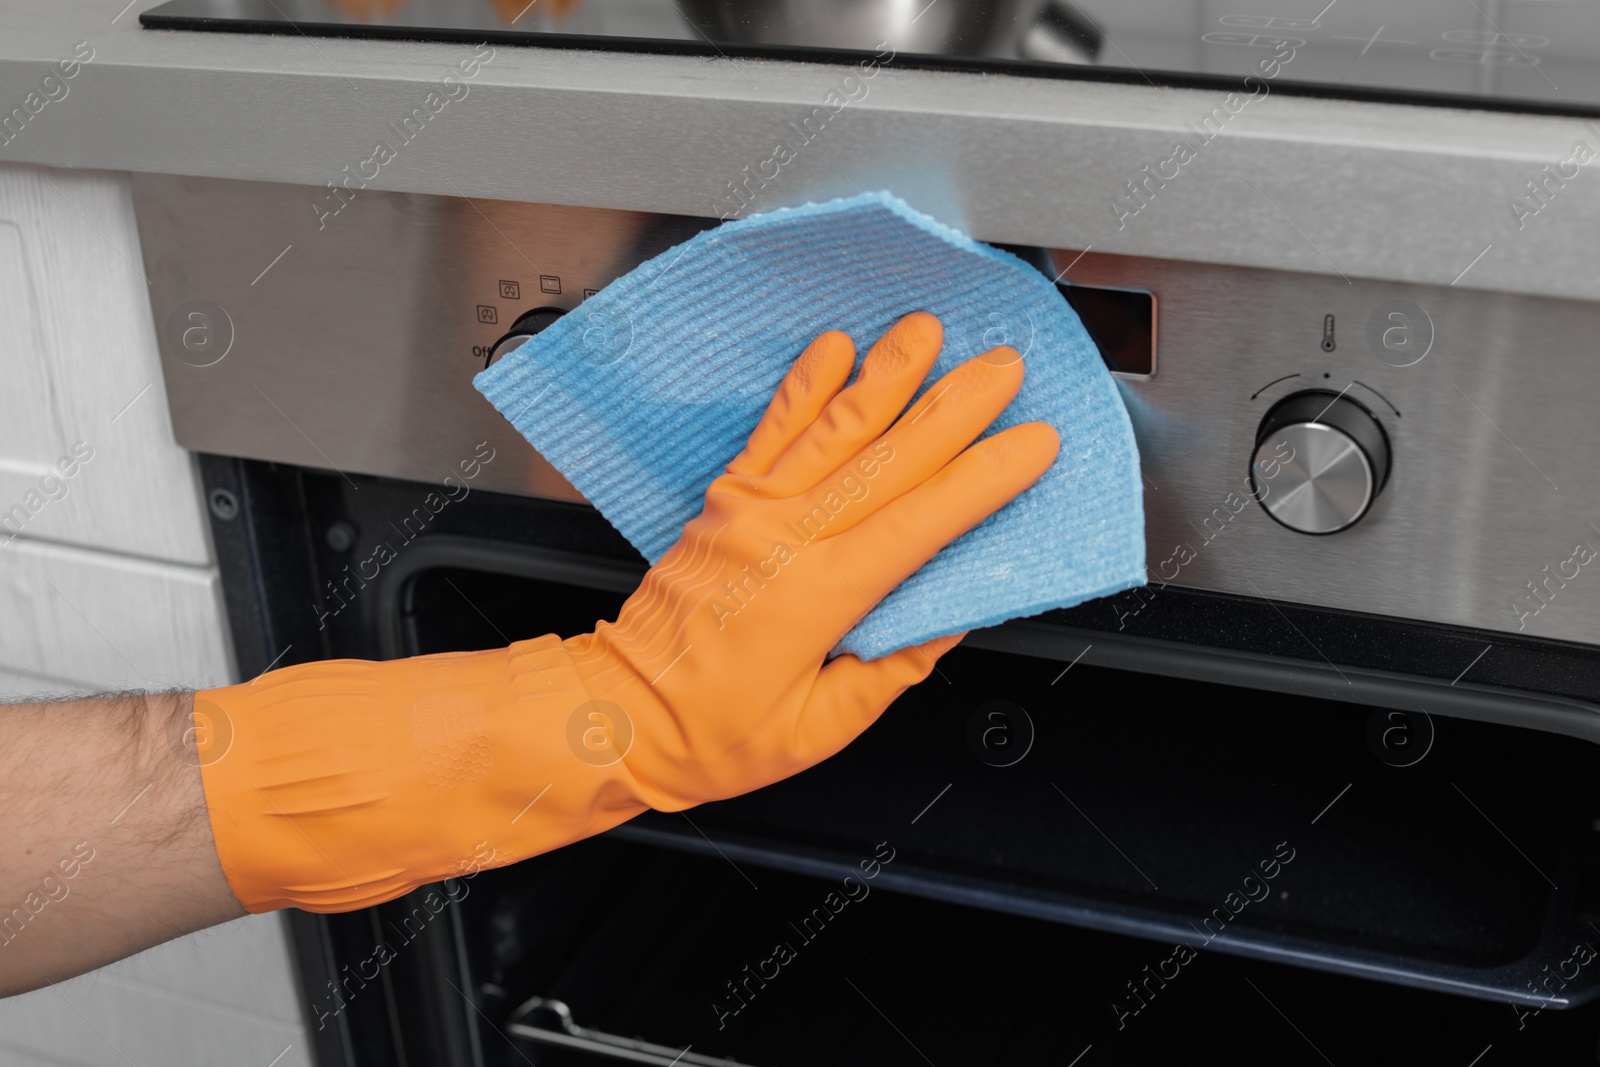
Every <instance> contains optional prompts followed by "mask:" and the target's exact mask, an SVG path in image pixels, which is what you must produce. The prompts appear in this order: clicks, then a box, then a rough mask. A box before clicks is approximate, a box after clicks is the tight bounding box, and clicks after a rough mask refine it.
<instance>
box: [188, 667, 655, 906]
mask: <svg viewBox="0 0 1600 1067" xmlns="http://www.w3.org/2000/svg"><path fill="white" fill-rule="evenodd" d="M590 703H591V702H590V701H589V697H588V693H587V691H586V689H585V688H584V685H583V682H582V680H581V678H580V677H579V676H578V673H577V672H576V671H575V670H574V669H573V666H572V663H571V659H570V657H569V656H568V655H567V652H566V650H565V649H564V648H563V646H562V644H561V642H560V641H559V640H558V639H556V638H554V637H545V638H539V639H536V640H532V641H523V642H518V643H517V644H514V645H512V646H510V647H509V648H503V649H495V650H492V651H488V652H472V653H448V654H445V655H439V656H420V657H415V658H411V659H403V660H392V661H388V662H371V661H365V660H329V661H324V662H320V663H308V664H300V665H297V666H292V667H286V668H283V669H281V670H277V671H272V672H270V673H268V674H265V675H262V676H261V677H260V678H257V679H256V680H255V681H253V682H248V683H244V684H241V685H234V686H228V687H226V688H221V689H211V690H205V691H202V692H198V693H196V694H195V698H194V720H195V731H196V738H197V741H198V742H199V744H198V745H197V748H198V753H199V760H200V764H201V776H202V779H203V782H204V786H205V794H206V805H207V810H208V814H209V818H210V821H211V829H212V834H213V837H214V838H215V842H216V849H217V856H218V858H219V859H220V860H221V863H222V869H223V873H224V874H225V875H226V876H227V879H228V884H229V886H230V887H231V888H232V890H233V893H234V896H235V897H237V898H238V900H239V903H240V904H241V905H243V906H244V908H245V909H246V910H247V911H252V912H262V911H270V910H273V909H275V908H281V907H290V906H293V907H300V908H304V909H306V910H308V911H317V912H340V911H349V910H353V909H356V908H362V907H367V906H369V905H372V904H377V903H381V902H383V901H385V900H390V899H392V898H394V897H396V896H399V895H401V894H402V893H405V892H407V891H409V890H411V889H413V888H415V887H417V886H420V885H425V884H427V883H429V882H435V881H439V880H441V879H448V878H461V877H470V876H472V875H474V874H476V873H477V872H478V871H479V870H482V869H485V868H488V867H498V866H503V865H505V864H507V863H511V862H514V861H516V860H520V859H524V858H526V857H528V856H531V855H535V854H537V853H540V852H545V851H548V850H550V849H553V848H557V847H559V846H561V845H564V844H568V843H570V842H572V841H575V840H578V839H580V838H583V837H587V836H590V835H592V834H595V833H599V832H601V831H603V830H606V829H609V828H610V827H612V826H615V825H617V824H618V823H620V822H623V821H625V820H626V819H628V818H631V817H632V816H633V815H635V814H637V813H638V812H639V811H642V810H644V807H645V805H644V804H643V803H642V802H641V801H640V800H638V799H637V796H636V790H635V788H634V786H633V783H632V780H631V778H630V777H629V776H628V775H627V773H626V770H625V768H623V767H621V766H620V764H619V763H618V762H617V761H616V760H614V759H612V760H610V761H606V760H596V759H595V758H594V756H593V755H592V754H590V753H588V752H587V751H586V750H584V749H583V748H582V747H581V745H580V746H575V745H574V744H573V742H572V741H571V740H569V738H570V737H571V736H572V735H573V734H574V731H575V730H576V732H577V733H578V734H581V732H582V729H583V728H584V727H583V724H584V722H585V721H586V720H585V719H584V716H585V715H586V714H587V712H588V709H589V705H590Z"/></svg>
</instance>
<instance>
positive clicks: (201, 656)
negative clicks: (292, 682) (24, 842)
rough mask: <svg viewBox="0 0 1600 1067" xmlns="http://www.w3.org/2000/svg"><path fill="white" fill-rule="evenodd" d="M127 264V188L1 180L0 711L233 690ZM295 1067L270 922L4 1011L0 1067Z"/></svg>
mask: <svg viewBox="0 0 1600 1067" xmlns="http://www.w3.org/2000/svg"><path fill="white" fill-rule="evenodd" d="M142 270H143V264H142V261H141V260H140V257H139V244H138V232H137V229H136V227H135V224H134V216H133V206H132V201H131V199H130V197H129V192H128V182H127V178H126V176H125V175H120V174H108V173H101V172H72V171H58V170H46V169H43V168H37V167H24V166H15V165H0V702H13V701H19V700H24V699H28V698H30V697H34V696H39V695H59V694H63V693H70V692H96V691H104V690H106V689H114V688H121V687H137V688H158V687H169V686H184V687H191V688H192V687H203V686H211V685H220V684H226V683H227V682H230V681H233V680H234V677H233V666H232V656H231V650H230V648H229V644H228V640H227V633H226V627H225V624H224V618H225V616H224V614H223V608H222V598H221V590H220V588H219V584H218V579H217V571H216V567H215V565H214V560H213V557H212V553H211V547H210V541H209V536H208V533H207V527H206V521H205V513H204V511H203V510H202V509H203V504H202V502H201V494H200V489H199V480H198V477H197V475H196V471H195V465H194V461H193V457H191V456H190V455H189V454H188V453H186V452H185V451H184V450H183V449H181V448H179V447H178V446H177V444H176V443H175V442H174V441H173V440H172V432H171V429H170V424H169V422H168V418H167V405H166V394H165V392H164V390H163V388H162V383H161V374H160V366H159V357H158V354H157V350H156V339H155V333H154V330H153V328H152V326H151V315H150V307H149V302H148V297H147V296H146V289H145V281H144V278H143V275H142ZM78 441H83V442H87V443H88V444H89V445H90V447H92V448H93V449H94V458H93V459H91V460H90V461H89V462H88V463H87V464H81V465H80V466H79V467H78V469H77V470H76V471H75V473H74V474H73V475H72V477H70V478H66V479H61V480H60V481H61V484H64V485H65V490H64V491H63V490H62V489H61V488H60V487H59V486H58V485H56V484H55V483H51V485H50V488H51V489H52V491H53V493H54V495H55V496H57V497H58V499H54V500H46V499H45V494H43V493H38V494H36V495H35V496H34V497H32V498H30V497H29V496H28V493H29V492H30V490H37V489H39V488H40V486H41V482H40V479H42V478H44V477H45V476H46V475H48V474H51V473H52V470H51V468H52V466H54V465H55V464H56V463H57V461H58V460H59V459H60V457H61V456H63V455H65V454H67V452H68V451H69V450H70V448H71V446H72V445H73V444H74V443H75V442H78ZM55 473H56V474H59V469H57V471H56V472H55ZM18 504H21V505H22V506H23V507H24V508H25V509H27V510H26V512H25V515H24V517H23V518H21V519H14V520H13V523H12V525H11V527H10V528H7V527H6V526H5V525H4V517H5V515H6V514H8V513H11V509H12V508H13V507H15V506H16V505H18ZM35 505H36V506H35ZM13 533H16V534H18V535H17V536H12V534H13ZM311 1062H312V1060H311V1050H310V1045H309V1042H308V1041H307V1038H306V1029H305V1018H304V1012H303V1006H302V1005H301V1004H300V1003H299V1000H298V997H297V994H296V991H295V985H294V981H293V975H292V971H291V965H290V958H289V951H288V944H287V940H286V931H285V927H284V924H283V922H282V920H281V918H280V917H279V916H276V915H263V916H251V917H249V918H245V919H240V920H238V921H236V922H232V923H228V924H226V925H224V926H220V927H216V928H214V929H212V930H205V931H202V932H200V933H198V934H193V935H191V936H189V937H184V938H179V939H178V940H176V941H171V942H168V943H167V944H165V945H159V946H157V947H156V948H153V949H150V950H149V951H148V952H144V953H141V954H140V955H138V956H135V957H132V958H131V959H127V960H123V961H121V962H119V963H115V964H112V965H111V966H109V967H105V968H102V969H101V970H99V971H95V972H93V973H91V974H87V975H84V976H82V977H80V978H76V979H73V980H71V981H68V982H63V983H60V984H59V985H57V986H54V987H51V988H48V989H42V990H37V991H35V992H32V993H27V994H24V995H22V996H19V997H11V998H9V999H3V1000H0V1067H47V1065H48V1067H100V1065H105V1067H130V1065H131V1067H157V1065H159V1067H190V1065H195V1067H200V1065H205V1067H210V1065H213V1064H229V1065H233V1064H239V1065H244V1067H308V1065H309V1064H310V1063H311Z"/></svg>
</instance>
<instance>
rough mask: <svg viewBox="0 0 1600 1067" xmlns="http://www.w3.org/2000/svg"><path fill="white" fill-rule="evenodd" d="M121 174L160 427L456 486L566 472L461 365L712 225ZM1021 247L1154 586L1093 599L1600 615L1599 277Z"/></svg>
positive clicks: (334, 465)
mask: <svg viewBox="0 0 1600 1067" xmlns="http://www.w3.org/2000/svg"><path fill="white" fill-rule="evenodd" d="M133 187H134V197H135V206H136V208H137V211H138V218H139V229H140V238H141V244H142V248H143V253H144V260H145V267H146V274H147V276H148V278H149V279H150V282H151V286H150V292H151V301H152V309H153V311H154V320H155V326H156V329H157V331H158V333H159V334H160V340H161V345H162V353H163V369H164V374H165V380H166V386H167V393H168V397H169V400H170V405H171V410H172V419H173V427H174V431H175V433H176V435H177V439H178V441H179V442H180V443H182V444H183V445H185V446H186V447H188V448H190V449H193V450H195V451H201V452H211V453H217V454H222V455H232V456H241V457H246V458H253V459H264V460H274V461H278V462H284V463H291V464H296V465H300V466H305V467H312V468H321V469H332V470H339V471H344V472H362V473H367V474H376V475H386V476H390V477H395V478H403V479H408V480H413V481H418V482H434V481H439V480H441V479H442V478H444V477H445V476H446V475H449V474H451V473H452V471H453V470H454V469H455V468H456V467H457V465H458V464H459V463H460V462H461V461H463V460H470V459H472V458H473V457H475V456H481V455H483V454H487V451H486V450H485V451H480V445H484V444H487V445H488V446H489V448H492V450H493V455H494V457H495V458H494V459H493V460H492V462H488V463H482V465H481V471H480V473H479V475H478V476H477V481H476V484H477V485H478V486H480V487H483V488H488V489H492V490H497V491H501V492H509V493H521V494H527V495H533V496H542V497H548V498H553V499H562V500H578V499H580V497H579V496H578V494H577V493H576V491H575V490H573V488H572V487H571V486H570V485H569V484H567V482H566V481H565V480H564V479H563V478H562V477H561V476H560V474H559V473H557V472H556V471H555V470H554V469H553V468H552V467H550V465H549V464H547V463H545V462H544V460H543V459H542V458H540V457H539V456H538V455H536V454H535V453H533V452H532V450H531V449H529V448H528V446H527V444H526V443H525V442H524V441H523V440H522V439H521V437H520V436H519V435H518V434H517V433H516V432H515V431H514V430H513V429H512V428H511V427H510V426H509V424H507V423H506V422H505V420H504V419H502V418H501V417H500V416H499V414H498V413H496V412H495V411H494V409H493V408H492V407H491V406H490V405H489V404H488V402H487V401H485V400H484V399H483V398H482V397H481V396H479V395H478V393H477V392H476V390H474V389H473V387H472V377H473V375H474V374H476V373H477V372H478V371H481V370H482V369H483V368H484V367H485V366H487V365H488V364H489V363H490V362H492V361H493V360H495V359H497V358H499V357H500V356H503V355H504V354H505V353H506V352H507V351H510V350H511V349H512V348H514V347H515V346H516V345H517V344H520V343H521V341H522V340H524V339H526V338H527V337H529V336H531V335H532V334H534V333H536V332H538V331H539V330H540V329H543V328H544V327H545V326H547V325H549V323H550V322H553V321H555V319H556V318H557V317H559V316H560V315H561V314H563V313H565V312H567V311H570V310H571V309H572V308H574V307H576V306H577V305H578V304H579V303H581V302H582V301H583V300H584V299H585V298H586V296H587V295H588V294H590V293H592V292H595V291H597V290H598V289H599V288H600V287H602V286H604V285H605V284H607V283H608V282H610V281H611V280H612V279H614V278H616V277H618V276H620V275H622V274H624V273H626V272H627V271H628V270H630V269H632V268H633V267H634V266H636V265H638V264H639V263H641V262H643V261H644V260H646V259H649V258H650V257H652V256H654V255H657V254H658V253H660V252H663V251H665V250H667V249H668V248H671V247H672V246H674V245H676V244H677V243H679V242H681V241H683V240H685V239H687V238H688V237H690V236H692V235H693V234H695V233H696V232H699V231H700V230H701V229H704V228H706V227H708V226H712V225H715V221H714V220H710V219H694V218H685V217H679V216H661V215H648V214H641V213H632V212H623V211H606V210H600V209H589V208H572V207H560V206H550V205H538V204H517V203H507V202H500V201H468V200H464V199H461V198H455V197H434V196H422V195H415V194H404V193H388V192H377V191H373V190H367V189H363V190H360V191H358V192H354V193H352V194H351V196H350V199H349V200H347V201H345V202H344V203H343V206H342V207H341V209H340V211H339V212H338V213H337V214H332V215H330V214H329V213H327V212H326V211H325V210H324V211H321V212H318V211H316V210H313V205H314V204H321V203H322V202H323V200H325V198H326V196H327V191H326V190H323V189H314V188H309V187H301V186H293V185H279V184H269V183H254V182H239V181H232V180H225V179H210V178H191V177H174V176H163V175H135V176H134V181H133ZM980 236H981V235H980ZM1045 260H1049V261H1050V262H1049V263H1048V264H1046V263H1045ZM1040 265H1041V266H1046V265H1048V266H1050V267H1051V268H1052V269H1051V273H1052V274H1054V273H1056V272H1060V274H1061V277H1060V284H1061V285H1062V287H1063V292H1064V294H1065V295H1066V297H1067V299H1068V300H1069V301H1071V302H1072V304H1073V306H1074V307H1075V308H1077V309H1078V311H1079V313H1080V315H1081V316H1082V317H1083V319H1084V321H1085V324H1086V325H1087V326H1088V327H1089V329H1090V332H1091V334H1092V335H1093V336H1094V337H1095V340H1096V342H1097V344H1099V345H1100V347H1101V349H1102V352H1103V354H1104V355H1105V357H1106V359H1107V363H1108V365H1109V366H1111V367H1112V368H1113V369H1114V371H1115V372H1116V374H1117V379H1118V386H1119V389H1120V390H1121V393H1122V396H1123V400H1124V402H1125V403H1126V405H1127V408H1128V411H1129V414H1130V416H1131V418H1132V421H1133V425H1134V430H1135V434H1136V436H1137V438H1138V442H1139V448H1140V453H1141V459H1142V463H1143V470H1144V475H1145V478H1144V484H1145V514H1146V549H1147V556H1148V570H1149V577H1150V585H1149V587H1148V588H1146V589H1143V590H1138V591H1136V592H1134V593H1130V594H1123V595H1122V596H1120V597H1115V598H1111V599H1109V600H1107V601H1106V602H1105V610H1106V611H1107V612H1109V613H1116V615H1115V616H1112V617H1121V616H1125V615H1128V614H1131V613H1135V612H1137V611H1141V610H1149V609H1150V607H1151V606H1152V605H1154V604H1156V603H1158V602H1159V599H1160V594H1161V590H1162V589H1163V588H1164V587H1165V586H1166V585H1168V584H1171V585H1177V586H1184V587H1189V588H1197V589H1209V590H1217V591H1223V592H1229V593H1236V594H1240V595H1243V596H1250V597H1258V598H1265V599H1267V600H1270V601H1273V602H1279V601H1286V602H1295V603H1304V604H1313V605H1318V606H1322V607H1330V608H1340V609H1347V610H1351V611H1357V612H1370V613H1375V614H1380V615H1389V616H1395V617H1399V618H1406V619H1418V620H1427V621H1432V622H1439V623H1446V624H1453V625H1461V626H1469V627H1476V628H1481V629H1485V630H1492V631H1504V632H1513V633H1516V632H1521V633H1525V634H1529V635H1532V636H1539V637H1546V638H1560V639H1566V640H1572V641H1578V642H1584V643H1589V644H1600V568H1592V567H1590V566H1589V564H1590V563H1592V562H1594V561H1595V560H1596V559H1600V503H1597V501H1600V477H1597V476H1596V473H1595V470H1596V463H1597V461H1600V419H1597V418H1595V416H1594V411H1595V407H1596V400H1595V398H1596V397H1600V359H1597V358H1595V349H1596V346H1597V345H1600V341H1597V340H1596V339H1597V338H1600V304H1592V303H1586V302H1581V301H1572V300H1554V299H1543V298H1536V297H1527V296H1520V295H1509V294H1502V293H1493V292H1484V291H1474V290H1468V289H1463V288H1453V287H1430V286H1418V285H1403V284H1396V283H1389V282H1376V281H1367V280H1363V279H1359V278H1349V279H1347V278H1345V277H1342V276H1336V275H1318V274H1309V273H1289V272H1280V271H1267V270H1255V269H1249V268H1240V267H1221V266H1214V265H1209V264H1199V263H1185V262H1176V261H1171V260H1157V259H1144V258H1137V257H1128V256H1117V255H1109V254H1104V253H1102V252H1099V251H1088V252H1086V253H1079V252H1078V251H1076V250H1045V251H1043V252H1042V253H1041V258H1040ZM263 268H266V269H263ZM197 314H198V315H200V316H201V319H203V320H204V323H206V324H208V325H207V326H206V328H205V329H203V330H198V331H197V329H196V327H195V323H196V322H197V321H200V320H196V319H195V318H194V316H195V315H197ZM224 341H225V342H226V343H223V342H224ZM197 346H198V347H197ZM219 352H220V353H221V355H220V356H219V355H218V353H219ZM1034 358H1038V357H1037V356H1036V357H1034ZM1068 547H1069V546H1063V550H1067V548H1068ZM1591 571H1593V572H1594V573H1590V572H1591ZM1303 654H1304V655H1305V656H1306V658H1316V656H1317V655H1318V653H1317V651H1316V650H1314V649H1311V648H1306V649H1304V650H1303Z"/></svg>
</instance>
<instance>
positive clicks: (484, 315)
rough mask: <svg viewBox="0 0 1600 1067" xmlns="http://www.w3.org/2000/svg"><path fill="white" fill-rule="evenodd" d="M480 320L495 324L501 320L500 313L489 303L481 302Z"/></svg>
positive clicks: (489, 324) (479, 307)
mask: <svg viewBox="0 0 1600 1067" xmlns="http://www.w3.org/2000/svg"><path fill="white" fill-rule="evenodd" d="M478 321H479V322H481V323H484V324H485V325H488V326H494V325H496V324H498V323H499V321H500V313H499V312H498V311H496V310H495V309H494V308H493V307H491V306H490V305H488V304H479V305H478Z"/></svg>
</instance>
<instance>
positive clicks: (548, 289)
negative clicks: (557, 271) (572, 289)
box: [539, 274, 561, 296]
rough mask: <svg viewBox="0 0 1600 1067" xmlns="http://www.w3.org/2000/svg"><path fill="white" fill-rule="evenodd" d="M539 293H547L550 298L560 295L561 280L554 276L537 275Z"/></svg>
mask: <svg viewBox="0 0 1600 1067" xmlns="http://www.w3.org/2000/svg"><path fill="white" fill-rule="evenodd" d="M539 291H540V292H541V293H549V294H550V295H551V296H560V295H561V279H560V277H558V276H557V275H554V274H541V275H539Z"/></svg>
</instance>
